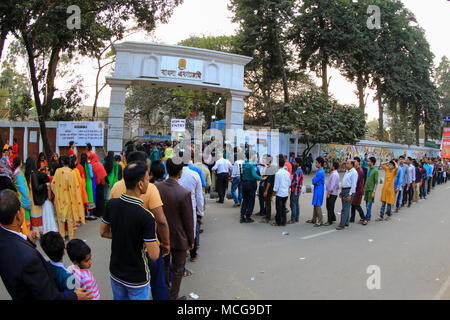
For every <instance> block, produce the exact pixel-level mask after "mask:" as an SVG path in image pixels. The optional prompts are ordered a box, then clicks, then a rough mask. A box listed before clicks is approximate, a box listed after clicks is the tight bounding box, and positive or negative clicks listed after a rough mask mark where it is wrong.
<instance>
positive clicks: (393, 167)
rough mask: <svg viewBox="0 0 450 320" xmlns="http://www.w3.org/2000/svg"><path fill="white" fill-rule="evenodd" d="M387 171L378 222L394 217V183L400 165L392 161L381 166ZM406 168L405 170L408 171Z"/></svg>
mask: <svg viewBox="0 0 450 320" xmlns="http://www.w3.org/2000/svg"><path fill="white" fill-rule="evenodd" d="M381 166H382V167H383V169H384V171H385V178H384V185H383V188H382V189H381V199H380V200H381V209H380V217H379V218H377V219H376V221H383V220H390V219H391V216H392V205H393V204H394V202H395V190H394V182H395V176H396V175H397V172H398V165H397V163H396V162H395V161H393V160H391V161H389V162H384V163H382V164H381ZM406 169H407V168H406V166H405V170H406ZM386 205H387V212H386V214H387V217H386V219H384V212H385V210H386Z"/></svg>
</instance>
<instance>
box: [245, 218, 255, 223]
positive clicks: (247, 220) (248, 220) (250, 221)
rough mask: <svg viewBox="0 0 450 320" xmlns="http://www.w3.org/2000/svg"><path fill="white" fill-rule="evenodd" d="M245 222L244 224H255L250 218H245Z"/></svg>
mask: <svg viewBox="0 0 450 320" xmlns="http://www.w3.org/2000/svg"><path fill="white" fill-rule="evenodd" d="M245 222H246V223H252V222H255V220H253V219H252V218H250V217H247V218H246V219H245Z"/></svg>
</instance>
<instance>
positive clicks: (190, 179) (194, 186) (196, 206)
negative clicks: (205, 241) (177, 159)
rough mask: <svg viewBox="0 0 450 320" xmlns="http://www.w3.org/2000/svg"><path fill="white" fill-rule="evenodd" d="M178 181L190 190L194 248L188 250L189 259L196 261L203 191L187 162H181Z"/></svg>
mask: <svg viewBox="0 0 450 320" xmlns="http://www.w3.org/2000/svg"><path fill="white" fill-rule="evenodd" d="M178 183H179V184H180V185H181V186H182V187H185V188H186V189H188V190H189V191H190V192H191V200H192V211H193V219H194V237H195V240H194V248H193V249H192V250H191V251H190V254H191V261H197V258H198V254H197V249H198V244H199V242H200V227H199V226H198V224H199V223H201V219H202V217H203V216H204V213H203V192H202V181H201V179H200V176H199V175H198V173H197V172H195V171H194V170H191V169H189V167H188V164H187V163H183V173H182V175H181V178H180V179H179V180H178Z"/></svg>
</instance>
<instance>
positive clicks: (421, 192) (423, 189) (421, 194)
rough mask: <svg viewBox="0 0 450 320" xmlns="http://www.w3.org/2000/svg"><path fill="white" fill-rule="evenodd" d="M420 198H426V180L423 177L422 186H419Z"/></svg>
mask: <svg viewBox="0 0 450 320" xmlns="http://www.w3.org/2000/svg"><path fill="white" fill-rule="evenodd" d="M419 196H420V197H421V198H426V196H427V178H426V177H425V178H424V180H423V186H420V194H419Z"/></svg>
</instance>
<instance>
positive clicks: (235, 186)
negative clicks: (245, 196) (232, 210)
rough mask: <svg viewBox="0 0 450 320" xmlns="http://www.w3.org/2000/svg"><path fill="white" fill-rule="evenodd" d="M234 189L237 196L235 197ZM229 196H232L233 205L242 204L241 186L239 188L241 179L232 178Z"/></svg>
mask: <svg viewBox="0 0 450 320" xmlns="http://www.w3.org/2000/svg"><path fill="white" fill-rule="evenodd" d="M236 189H238V196H236ZM231 195H232V196H233V200H234V203H239V204H240V203H241V202H242V186H241V177H235V178H233V182H232V183H231Z"/></svg>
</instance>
